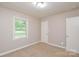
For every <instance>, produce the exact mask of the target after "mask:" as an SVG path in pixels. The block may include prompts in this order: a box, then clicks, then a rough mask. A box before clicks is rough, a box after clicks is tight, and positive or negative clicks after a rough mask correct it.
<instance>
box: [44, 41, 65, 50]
mask: <svg viewBox="0 0 79 59" xmlns="http://www.w3.org/2000/svg"><path fill="white" fill-rule="evenodd" d="M44 43H46V42H44ZM47 44H49V45H51V46H55V47H59V48H64V49H65V47H63V46H59V45H56V44H52V43H47Z"/></svg>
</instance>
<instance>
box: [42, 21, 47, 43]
mask: <svg viewBox="0 0 79 59" xmlns="http://www.w3.org/2000/svg"><path fill="white" fill-rule="evenodd" d="M44 22H47V32H45V33H47V34H46V36H47V40H45V39H43V38H44V37H43V33H44V32H42V31H43V25H44ZM41 42H45V43H48V20H42V21H41Z"/></svg>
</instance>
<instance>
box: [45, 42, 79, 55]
mask: <svg viewBox="0 0 79 59" xmlns="http://www.w3.org/2000/svg"><path fill="white" fill-rule="evenodd" d="M43 43H46V42H43ZM47 44H49V45H51V46H55V47H59V48H63V49H65V50H66V51H71V52H74V53H78V54H79V52H78V51H76V50H72V49H66V48H65V47H62V46H59V45H56V44H52V43H47Z"/></svg>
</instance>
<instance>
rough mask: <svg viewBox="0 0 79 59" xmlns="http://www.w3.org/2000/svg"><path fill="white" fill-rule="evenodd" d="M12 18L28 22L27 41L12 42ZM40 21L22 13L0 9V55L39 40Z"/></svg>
mask: <svg viewBox="0 0 79 59" xmlns="http://www.w3.org/2000/svg"><path fill="white" fill-rule="evenodd" d="M13 16H17V17H22V18H26V19H28V21H29V37H28V39H26V38H23V39H17V40H13ZM40 33H41V32H40V20H38V19H36V18H33V17H31V16H27V15H25V14H23V13H20V12H16V11H13V10H10V9H6V8H2V7H0V53H1V52H5V51H8V50H11V49H15V48H18V47H22V46H25V45H27V44H30V43H33V42H37V41H39V40H40Z"/></svg>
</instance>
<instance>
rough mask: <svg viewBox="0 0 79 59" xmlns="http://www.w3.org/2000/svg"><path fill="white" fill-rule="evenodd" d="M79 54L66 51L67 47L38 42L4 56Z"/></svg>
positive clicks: (61, 55) (75, 55)
mask: <svg viewBox="0 0 79 59" xmlns="http://www.w3.org/2000/svg"><path fill="white" fill-rule="evenodd" d="M78 56H79V54H77V53H74V52H70V51H65V49H62V48H58V47H55V46H50V45H48V44H46V43H42V42H40V43H37V44H35V45H32V46H29V47H26V48H24V49H21V50H18V51H16V52H13V53H10V54H7V55H4V56H2V57H78Z"/></svg>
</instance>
